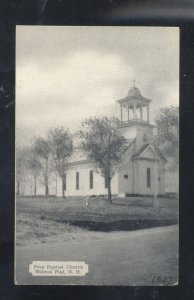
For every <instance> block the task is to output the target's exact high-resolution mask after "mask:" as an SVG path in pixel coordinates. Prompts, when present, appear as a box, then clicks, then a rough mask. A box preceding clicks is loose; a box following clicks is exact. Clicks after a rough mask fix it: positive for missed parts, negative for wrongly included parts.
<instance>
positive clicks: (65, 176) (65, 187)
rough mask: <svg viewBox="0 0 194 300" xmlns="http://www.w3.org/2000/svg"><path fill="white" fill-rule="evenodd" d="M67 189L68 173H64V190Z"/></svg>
mask: <svg viewBox="0 0 194 300" xmlns="http://www.w3.org/2000/svg"><path fill="white" fill-rule="evenodd" d="M66 189H67V174H66V173H65V174H64V181H63V190H64V191H66Z"/></svg>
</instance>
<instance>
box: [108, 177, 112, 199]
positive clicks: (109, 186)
mask: <svg viewBox="0 0 194 300" xmlns="http://www.w3.org/2000/svg"><path fill="white" fill-rule="evenodd" d="M107 188H108V201H109V202H110V203H112V194H111V179H110V178H108V182H107Z"/></svg>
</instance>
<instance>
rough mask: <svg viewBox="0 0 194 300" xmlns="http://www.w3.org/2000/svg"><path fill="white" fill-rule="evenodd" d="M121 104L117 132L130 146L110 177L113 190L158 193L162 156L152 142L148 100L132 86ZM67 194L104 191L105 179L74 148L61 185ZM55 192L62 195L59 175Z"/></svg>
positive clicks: (162, 183) (125, 193) (161, 183)
mask: <svg viewBox="0 0 194 300" xmlns="http://www.w3.org/2000/svg"><path fill="white" fill-rule="evenodd" d="M117 103H118V105H119V106H120V132H121V134H123V135H124V137H125V138H126V139H127V140H128V142H129V146H128V148H127V150H126V151H125V153H124V154H123V157H122V162H121V163H120V165H119V166H118V171H117V173H116V174H115V175H114V177H113V178H112V181H111V187H112V194H113V195H119V196H136V195H137V196H138V195H139V196H140V195H155V196H156V195H161V194H164V193H165V161H166V160H165V158H164V157H163V156H162V154H161V153H159V152H158V151H157V150H156V149H155V147H154V145H153V129H154V125H152V124H150V117H149V105H150V103H151V100H150V99H148V98H145V97H143V96H142V95H141V93H140V91H139V89H138V88H137V87H136V86H135V84H134V86H133V87H132V88H131V89H130V90H129V92H128V94H127V96H126V97H125V98H124V99H120V100H118V101H117ZM64 190H65V195H66V196H86V195H107V193H108V191H107V188H106V182H105V179H104V178H103V177H102V176H101V175H100V174H98V173H96V172H95V169H94V166H93V164H92V162H91V161H89V160H88V159H87V157H85V156H84V154H83V153H80V152H79V151H78V150H77V151H75V152H74V154H73V156H72V158H71V161H70V165H69V169H68V172H67V173H66V174H65V185H64ZM56 194H57V196H61V195H62V183H61V179H60V178H58V179H57V186H56Z"/></svg>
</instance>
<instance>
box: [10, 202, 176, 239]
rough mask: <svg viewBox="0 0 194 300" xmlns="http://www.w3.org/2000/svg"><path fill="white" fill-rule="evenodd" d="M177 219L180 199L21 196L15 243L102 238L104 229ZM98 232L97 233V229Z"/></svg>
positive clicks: (154, 224) (138, 227)
mask: <svg viewBox="0 0 194 300" xmlns="http://www.w3.org/2000/svg"><path fill="white" fill-rule="evenodd" d="M177 222H178V200H176V199H159V201H158V203H157V207H156V206H154V205H153V199H152V198H120V199H119V198H114V199H113V203H112V204H110V203H108V202H107V200H106V199H100V200H99V199H98V200H97V199H95V198H90V203H89V206H88V207H86V200H85V198H82V197H80V198H73V197H71V198H67V199H64V200H63V199H61V198H56V197H53V198H45V197H37V198H34V197H33V198H31V197H19V198H17V199H16V244H17V245H26V244H36V243H48V242H58V241H68V240H73V239H76V240H77V239H79V237H81V238H83V237H85V238H89V239H91V238H94V237H95V238H99V237H100V236H101V235H102V234H103V232H105V231H109V232H112V231H114V230H127V231H128V230H134V229H142V228H149V227H155V226H163V225H171V224H176V223H177ZM93 231H95V235H94V232H93Z"/></svg>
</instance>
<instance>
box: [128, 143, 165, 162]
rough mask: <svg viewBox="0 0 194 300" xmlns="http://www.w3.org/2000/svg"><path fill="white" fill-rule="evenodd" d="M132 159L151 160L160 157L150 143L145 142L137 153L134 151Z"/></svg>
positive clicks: (156, 159) (157, 159)
mask: <svg viewBox="0 0 194 300" xmlns="http://www.w3.org/2000/svg"><path fill="white" fill-rule="evenodd" d="M133 159H147V160H152V161H159V160H161V157H160V156H159V154H158V153H157V151H156V150H155V149H154V147H153V146H152V145H151V144H147V145H145V146H144V147H143V148H142V149H141V150H140V151H139V153H136V154H135V155H134V156H133Z"/></svg>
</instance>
